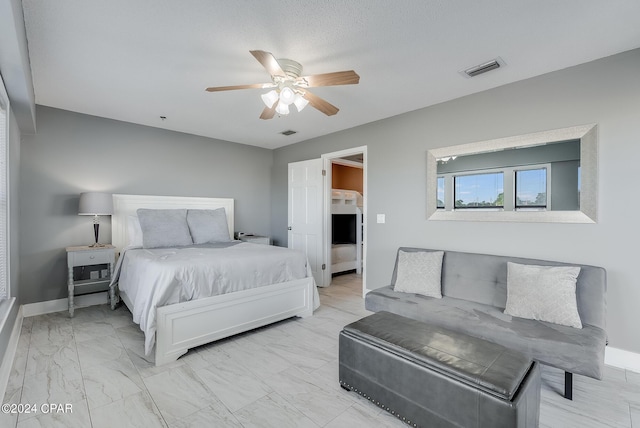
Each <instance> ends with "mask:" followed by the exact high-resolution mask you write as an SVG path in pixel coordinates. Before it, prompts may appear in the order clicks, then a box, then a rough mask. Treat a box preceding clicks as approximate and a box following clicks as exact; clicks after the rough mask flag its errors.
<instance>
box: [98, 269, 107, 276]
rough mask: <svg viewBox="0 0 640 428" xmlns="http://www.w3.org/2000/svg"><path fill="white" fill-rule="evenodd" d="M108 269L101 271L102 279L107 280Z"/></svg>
mask: <svg viewBox="0 0 640 428" xmlns="http://www.w3.org/2000/svg"><path fill="white" fill-rule="evenodd" d="M107 272H108V271H107V269H102V270H101V271H100V278H106V277H107Z"/></svg>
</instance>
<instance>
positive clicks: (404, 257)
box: [393, 251, 444, 299]
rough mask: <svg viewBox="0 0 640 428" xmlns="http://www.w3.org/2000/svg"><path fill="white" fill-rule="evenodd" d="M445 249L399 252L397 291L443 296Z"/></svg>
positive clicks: (439, 297)
mask: <svg viewBox="0 0 640 428" xmlns="http://www.w3.org/2000/svg"><path fill="white" fill-rule="evenodd" d="M443 256H444V251H416V252H405V251H399V252H398V269H397V274H396V283H395V285H394V288H393V289H394V290H395V291H400V292H403V293H416V294H422V295H423V296H428V297H435V298H437V299H441V298H442V286H441V278H442V258H443Z"/></svg>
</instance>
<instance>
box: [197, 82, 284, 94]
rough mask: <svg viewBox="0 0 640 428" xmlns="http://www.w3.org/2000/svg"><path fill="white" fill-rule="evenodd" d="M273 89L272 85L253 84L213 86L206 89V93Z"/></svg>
mask: <svg viewBox="0 0 640 428" xmlns="http://www.w3.org/2000/svg"><path fill="white" fill-rule="evenodd" d="M271 87H273V84H272V83H254V84H253V85H235V86H214V87H211V88H207V89H206V91H207V92H219V91H234V90H236V89H252V88H258V89H262V88H271Z"/></svg>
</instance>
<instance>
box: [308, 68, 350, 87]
mask: <svg viewBox="0 0 640 428" xmlns="http://www.w3.org/2000/svg"><path fill="white" fill-rule="evenodd" d="M359 82H360V76H358V74H357V73H356V72H355V71H353V70H348V71H336V72H334V73H324V74H314V75H312V76H302V77H298V78H297V79H296V85H300V86H303V87H307V88H313V87H317V86H336V85H356V84H358V83H359Z"/></svg>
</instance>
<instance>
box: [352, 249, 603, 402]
mask: <svg viewBox="0 0 640 428" xmlns="http://www.w3.org/2000/svg"><path fill="white" fill-rule="evenodd" d="M400 250H402V251H405V252H412V251H437V250H428V249H422V248H400V249H399V251H400ZM507 262H514V263H520V264H529V265H542V266H568V265H570V266H580V267H581V270H580V275H579V276H578V279H577V283H576V297H577V304H578V313H579V315H580V319H581V321H582V325H583V326H582V329H577V328H573V327H565V326H561V325H558V324H552V323H547V322H542V321H536V320H530V319H523V318H517V317H512V316H510V315H506V314H504V308H505V305H506V301H507ZM397 266H398V259H397V257H396V267H395V268H394V271H393V276H392V279H391V285H389V286H387V287H382V288H379V289H376V290H373V291H370V292H369V293H368V294H367V296H366V298H365V306H366V308H367V309H368V310H370V311H374V312H378V311H388V312H393V313H396V314H398V315H403V316H405V317H409V318H413V319H416V320H419V321H422V322H425V323H429V324H434V325H438V326H440V327H444V328H448V329H451V330H455V331H459V332H462V333H466V334H469V335H471V336H475V337H479V338H481V339H485V340H488V341H490V342H494V343H498V344H500V345H503V346H505V347H508V348H511V349H514V350H517V351H520V352H522V353H524V354H526V355H529V356H531V358H533V359H535V360H537V361H539V362H540V363H542V364H546V365H549V366H553V367H557V368H560V369H562V370H564V371H565V397H566V398H568V399H571V398H572V380H573V373H576V374H580V375H584V376H589V377H592V378H594V379H601V378H602V372H603V367H604V350H605V346H606V343H607V336H606V332H605V315H606V298H605V296H606V294H605V293H606V271H605V270H604V269H603V268H600V267H595V266H586V265H579V264H569V263H560V262H551V261H544V260H534V259H525V258H517V257H505V256H494V255H488V254H473V253H461V252H455V251H445V252H444V258H443V262H442V296H443V297H442V299H436V298H431V297H425V296H422V295H419V294H412V293H401V292H396V291H394V290H393V287H394V284H395V280H396V276H397Z"/></svg>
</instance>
